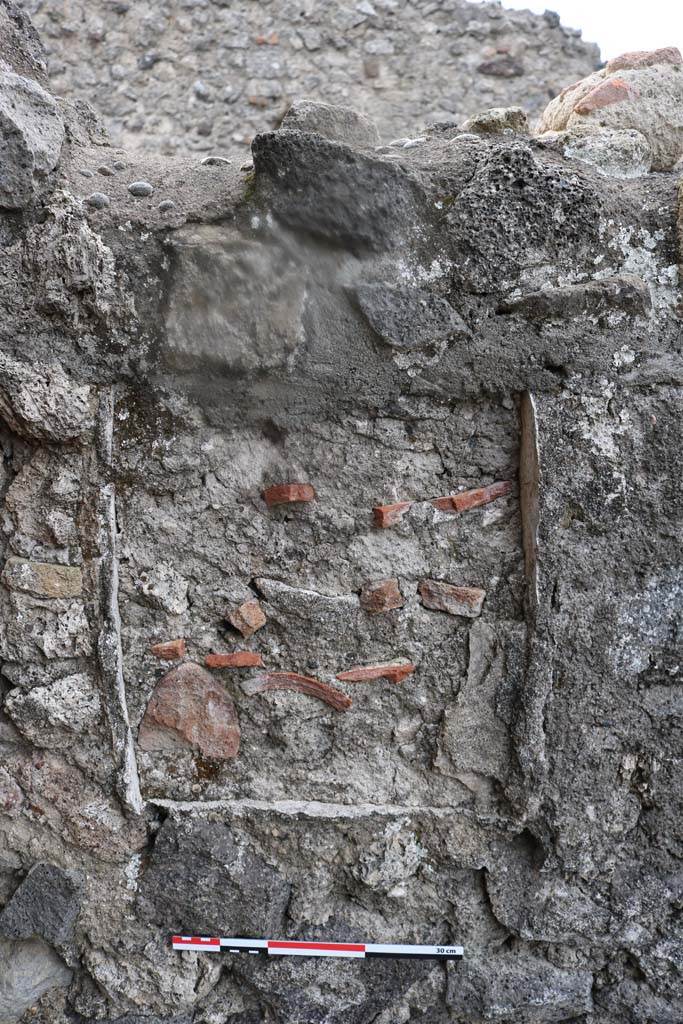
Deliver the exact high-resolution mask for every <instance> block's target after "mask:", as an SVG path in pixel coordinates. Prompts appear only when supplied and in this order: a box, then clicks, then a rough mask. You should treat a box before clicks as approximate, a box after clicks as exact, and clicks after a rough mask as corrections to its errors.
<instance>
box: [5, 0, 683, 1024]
mask: <svg viewBox="0 0 683 1024" xmlns="http://www.w3.org/2000/svg"><path fill="white" fill-rule="evenodd" d="M0 41H2V47H3V54H4V55H5V62H6V63H5V64H4V65H3V66H2V68H1V69H0V133H1V138H2V146H3V163H2V166H1V167H0V196H1V199H0V208H1V209H0V239H1V241H2V259H1V260H0V275H1V277H2V280H1V288H0V296H1V303H2V307H1V312H0V424H1V433H0V440H1V443H2V452H3V460H2V463H1V464H0V473H1V476H0V500H1V510H0V566H1V569H0V573H1V578H0V659H1V661H2V664H1V668H0V673H1V674H0V698H1V703H2V711H1V712H0V1024H19V1022H21V1024H29V1022H31V1024H96V1022H101V1024H143V1022H144V1024H262V1022H264V1024H265V1022H268V1024H270V1022H278V1024H323V1022H326V1024H398V1022H411V1024H483V1022H486V1021H493V1020H495V1021H504V1022H509V1024H545V1022H551V1021H566V1022H573V1024H624V1022H625V1021H627V1022H629V1024H641V1022H645V1021H648V1022H656V1024H675V1022H676V1021H679V1020H680V1019H681V1015H682V1012H683V1003H682V1002H681V985H680V974H679V973H678V972H679V966H680V965H679V963H678V960H677V953H676V934H677V932H676V929H677V923H676V922H677V915H678V913H679V911H680V858H681V852H682V851H681V846H680V833H679V832H678V831H677V822H678V821H679V820H680V813H681V806H680V804H681V792H682V788H681V785H680V773H679V772H678V768H679V765H680V761H679V753H680V739H681V736H680V718H679V717H677V715H678V711H677V708H678V707H679V703H680V678H679V674H678V662H677V651H676V646H675V645H676V635H677V634H676V630H677V628H678V621H679V616H680V609H681V589H682V588H681V572H680V569H679V568H677V566H678V565H679V561H680V560H679V554H680V544H679V541H678V539H677V532H678V531H679V529H680V523H681V498H680V487H679V484H678V481H677V461H678V452H679V440H680V429H679V428H680V422H679V415H678V408H679V403H680V395H681V382H682V373H681V361H680V337H681V294H680V287H679V277H678V264H679V262H680V248H679V245H678V237H677V229H676V223H677V216H678V214H677V211H678V193H677V189H678V177H679V175H678V174H677V173H676V172H675V171H671V170H666V171H654V172H650V171H648V170H647V169H646V168H645V167H644V166H642V162H641V165H639V167H640V169H639V170H638V172H637V173H635V172H634V166H633V165H632V164H631V163H628V162H626V163H625V164H623V165H622V164H619V157H618V154H619V153H620V152H621V149H620V147H621V145H622V142H623V139H622V136H621V134H620V133H621V132H622V129H621V128H620V127H619V125H618V124H616V125H613V127H612V129H610V130H607V129H605V128H604V127H603V126H601V125H600V124H599V123H595V124H592V125H591V124H588V125H582V126H580V131H579V129H576V128H575V127H573V126H571V125H570V126H569V128H567V129H566V130H565V129H564V128H562V129H559V128H558V129H556V130H553V131H552V132H551V133H550V134H548V135H543V136H538V137H537V136H532V135H529V134H528V133H527V131H526V130H525V128H524V123H523V118H521V117H520V115H519V112H512V113H511V112H509V111H508V112H504V113H499V114H490V113H489V114H487V115H486V116H484V117H483V118H480V119H479V120H478V121H475V122H474V123H473V124H472V125H471V126H470V130H469V131H466V132H462V131H460V130H459V129H457V128H455V127H453V126H442V127H435V128H433V129H431V130H429V131H428V132H426V133H425V135H424V137H423V138H422V139H421V140H420V141H414V142H413V144H412V145H410V146H409V147H407V148H405V147H402V148H398V147H379V148H378V149H374V148H369V146H368V125H367V123H366V122H364V121H360V122H356V130H357V134H356V135H355V137H354V119H353V118H352V117H351V116H350V115H349V114H348V113H346V112H343V111H342V112H338V111H335V110H334V109H333V108H330V107H327V108H323V109H319V110H318V111H317V112H316V110H315V109H313V108H311V107H308V108H306V109H305V110H303V111H298V112H297V111H295V112H293V114H292V121H290V123H296V122H298V123H299V125H300V127H299V128H296V129H295V128H290V127H284V128H283V129H281V130H278V131H272V132H266V133H262V134H260V135H258V136H257V138H256V139H255V140H254V144H253V163H254V166H253V170H251V171H249V170H245V171H239V170H238V169H237V168H236V167H235V166H231V165H228V164H225V163H214V164H207V165H202V164H201V163H200V162H199V161H198V160H197V159H196V157H194V156H192V155H191V154H190V155H188V156H176V157H168V158H165V159H161V158H155V157H153V156H149V155H144V154H140V153H137V154H131V153H129V152H127V151H125V150H124V149H119V148H112V147H111V146H110V145H108V144H107V143H106V142H105V141H103V139H102V136H101V133H100V131H99V129H98V126H97V124H96V123H95V122H94V121H93V119H92V118H91V116H90V115H89V113H88V111H87V110H86V109H84V108H83V106H82V105H81V104H79V103H77V102H73V103H72V102H68V101H64V100H55V99H54V97H52V96H51V94H50V93H49V92H48V91H46V89H45V87H44V86H45V83H46V81H47V79H46V77H45V74H44V68H43V67H42V63H41V62H42V57H41V52H40V47H39V44H38V42H37V40H36V39H35V38H34V37H31V35H30V34H29V28H28V26H27V24H26V23H25V22H24V21H23V19H22V17H21V16H20V14H19V13H18V11H17V9H16V8H15V7H14V6H13V5H12V4H11V3H9V2H8V0H2V2H0ZM677 61H678V62H677ZM634 63H635V62H634V61H633V60H632V61H631V66H633V65H634ZM649 67H655V68H657V69H658V71H657V74H658V75H659V76H660V77H662V78H663V79H664V80H665V81H666V82H667V83H668V84H667V90H668V88H669V86H670V85H671V83H672V82H674V83H678V82H679V80H681V76H682V72H681V64H680V61H679V60H678V58H676V57H675V54H673V55H672V54H671V53H669V54H668V56H667V57H666V58H664V57H661V56H660V57H658V58H656V59H655V60H654V63H653V62H652V61H651V62H650V65H649ZM634 70H635V68H634ZM610 74H611V72H607V77H608V78H609V75H610ZM647 75H648V76H649V75H651V71H650V70H647ZM603 82H604V79H601V80H600V83H599V84H598V85H597V86H595V88H602V87H603ZM41 83H42V84H41ZM636 87H637V82H636V85H635V86H634V88H636ZM671 88H672V89H673V91H674V93H675V90H676V89H677V88H680V86H678V84H675V85H673V86H671ZM667 90H665V91H664V94H665V95H666V96H669V92H668V91H667ZM580 92H581V96H582V97H583V96H584V94H586V93H585V90H583V88H582V89H581V90H580ZM651 99H652V93H651V92H650V93H648V94H647V100H648V103H649V102H650V100H651ZM582 102H583V101H582ZM629 102H631V101H630V100H629ZM667 102H668V101H667ZM615 109H616V108H615ZM631 110H632V108H631V107H630V106H629V107H624V111H625V113H624V117H627V115H628V113H629V112H630V111H631ZM613 113H614V111H613ZM581 116H583V115H581ZM586 116H589V115H586ZM316 117H317V118H318V120H317V122H316ZM570 120H571V119H570ZM665 122H666V117H665V116H664V114H662V119H661V121H658V122H657V125H658V127H657V139H660V138H661V132H660V129H662V126H663V125H664V123H665ZM511 123H512V124H515V125H517V127H516V128H515V129H513V128H511V127H510V124H511ZM640 126H641V128H642V129H643V131H645V132H646V131H647V124H645V123H644V122H643V120H642V118H641V121H640ZM316 127H317V129H319V130H317V131H314V130H313V129H314V128H316ZM323 129H324V131H323ZM623 130H624V131H635V132H636V134H640V135H641V136H642V141H638V146H639V152H641V153H644V152H645V151H646V148H647V147H650V149H649V150H648V151H649V152H650V153H652V152H653V151H654V150H653V148H652V146H653V144H654V141H657V139H654V137H653V143H652V144H651V142H650V141H649V140H648V136H647V135H645V134H642V132H640V130H636V129H632V128H626V129H623ZM662 130H663V129H662ZM670 130H671V134H672V138H673V139H674V143H672V147H670V148H671V151H672V155H675V154H674V153H673V147H674V144H675V145H677V146H678V150H677V152H680V151H681V149H682V148H683V146H681V145H680V128H679V127H677V125H676V123H675V122H674V123H672V125H670ZM575 131H579V134H580V135H581V138H584V139H585V138H587V137H588V136H587V135H586V134H585V133H588V134H589V135H590V138H591V140H592V143H591V147H590V151H591V154H592V156H591V160H597V161H598V163H597V164H596V163H595V162H589V161H587V160H585V159H583V158H581V159H578V158H577V157H576V156H575V155H572V153H571V150H572V146H573V145H574V141H575V136H574V135H573V134H572V132H575ZM610 132H611V133H612V134H610ZM677 132H678V134H676V133H677ZM581 133H584V134H581ZM335 135H337V136H339V135H342V136H343V137H344V138H345V140H346V141H345V142H344V143H342V142H339V141H336V140H335V138H334V137H333V136H335ZM676 139H678V140H679V141H678V142H676V141H675V140H676ZM568 152H569V155H568ZM582 152H583V156H585V155H586V153H585V152H584V151H582ZM605 154H607V156H608V157H609V159H606V158H605ZM603 158H605V159H603ZM615 161H616V163H617V164H619V167H621V168H622V169H625V170H626V171H627V174H626V176H624V177H614V176H612V175H611V174H608V173H606V171H605V166H606V165H607V166H612V167H613V166H614V164H615ZM99 166H106V167H107V168H109V169H110V170H111V173H110V174H107V175H106V176H102V178H101V179H100V187H99V190H98V191H96V192H91V189H92V188H93V185H92V181H91V179H89V178H87V177H84V175H83V173H82V172H83V170H84V169H85V170H91V171H93V172H95V171H96V170H97V168H98V167H99ZM104 177H106V191H105V189H104V186H103V185H102V184H101V182H102V180H103V179H104ZM677 772H678V774H677ZM174 933H177V934H190V935H192V934H195V935H200V936H212V935H236V936H245V937H278V938H287V939H320V940H328V941H353V940H359V939H360V940H367V941H373V942H378V943H380V942H403V943H428V944H433V943H443V944H448V945H451V944H456V943H457V944H461V945H462V946H463V947H464V954H465V955H464V957H463V959H462V961H460V962H457V961H454V962H450V963H447V964H444V963H440V962H434V961H430V960H418V961H412V962H411V961H395V960H389V959H387V960H381V959H378V960H367V961H366V960H357V961H356V960H335V959H331V958H329V959H297V958H294V957H283V958H280V959H277V958H274V957H270V958H269V957H266V956H251V955H248V954H230V953H228V952H224V953H221V954H214V953H206V952H200V953H196V952H177V951H174V950H173V949H172V948H171V945H170V936H171V935H172V934H174Z"/></svg>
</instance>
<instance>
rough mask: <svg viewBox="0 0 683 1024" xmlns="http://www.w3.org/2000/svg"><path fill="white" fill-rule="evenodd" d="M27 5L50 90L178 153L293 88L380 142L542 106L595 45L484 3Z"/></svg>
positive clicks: (201, 147)
mask: <svg viewBox="0 0 683 1024" xmlns="http://www.w3.org/2000/svg"><path fill="white" fill-rule="evenodd" d="M20 7H21V8H23V10H24V11H26V12H27V13H28V14H30V15H31V17H32V18H33V20H34V22H35V24H36V26H37V27H38V28H39V29H40V32H41V35H42V37H43V41H44V42H45V45H46V49H47V63H48V70H49V81H50V88H51V90H52V92H53V93H56V94H57V95H58V96H65V97H78V98H79V99H81V100H84V101H86V102H87V103H89V104H91V105H92V106H93V107H94V108H95V109H96V110H97V111H98V113H99V114H100V115H101V116H102V118H103V120H104V122H105V124H106V125H107V127H108V129H109V132H110V134H111V137H112V139H113V141H114V142H115V143H116V144H117V145H121V146H125V147H126V149H128V150H141V149H142V150H150V151H152V152H154V151H157V152H158V151H161V152H165V153H168V154H171V153H177V154H185V153H187V152H188V151H189V150H193V151H197V152H206V153H225V152H227V153H230V152H232V151H234V150H236V151H237V154H236V155H237V157H238V158H239V156H240V150H241V151H242V152H244V150H245V147H248V145H249V143H250V142H251V139H252V138H253V136H254V135H255V134H256V133H257V132H259V131H267V130H269V129H272V128H274V127H277V126H278V125H279V124H280V121H281V120H282V118H283V116H284V115H285V113H286V111H287V109H288V107H289V106H290V105H291V104H292V103H294V102H295V101H297V100H311V99H313V100H322V101H325V102H327V103H331V104H340V105H342V106H345V107H352V108H353V109H354V110H356V111H359V112H362V113H364V114H366V115H368V116H369V117H370V118H371V119H374V120H375V121H376V122H377V124H378V126H379V128H380V131H381V134H382V137H383V139H384V141H385V142H389V141H391V140H392V139H397V138H399V137H402V136H406V135H416V134H417V133H418V132H419V130H420V129H421V128H422V126H423V125H424V124H425V123H426V122H429V121H444V120H456V121H459V120H464V118H466V117H468V116H469V115H470V114H474V113H476V112H478V111H480V110H483V109H484V108H486V107H499V106H504V105H506V104H507V103H517V104H520V105H521V106H523V107H524V108H525V110H527V111H529V112H530V113H531V114H533V115H534V116H536V115H538V114H539V113H540V112H541V110H542V109H543V107H544V106H545V104H546V103H547V101H548V99H549V98H550V97H551V96H554V95H555V94H556V93H557V92H558V91H559V90H560V89H561V88H562V86H564V85H566V84H567V83H568V82H573V81H576V79H578V78H583V77H584V76H585V75H587V74H590V72H592V71H594V70H595V69H596V68H597V67H598V66H599V59H600V58H599V53H598V48H597V47H596V46H595V45H594V44H591V43H586V42H584V41H583V40H582V39H581V34H580V32H579V31H578V30H576V29H571V28H567V27H565V26H564V25H561V24H560V20H559V18H558V17H557V15H556V14H553V13H552V12H550V11H548V12H547V13H546V14H545V15H542V16H540V15H534V14H531V12H530V11H510V10H504V9H503V8H502V7H501V6H500V5H499V4H497V3H489V2H487V3H481V4H480V3H477V4H470V3H466V2H465V0H377V2H376V3H375V0H305V2H299V0H297V2H294V0H244V2H242V3H231V2H230V0H113V2H112V0H60V2H59V3H56V2H55V0H20ZM99 180H101V179H99ZM130 180H132V179H130ZM91 191H94V189H92V190H91ZM102 191H106V190H102Z"/></svg>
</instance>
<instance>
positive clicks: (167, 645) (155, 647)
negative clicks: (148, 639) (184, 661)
mask: <svg viewBox="0 0 683 1024" xmlns="http://www.w3.org/2000/svg"><path fill="white" fill-rule="evenodd" d="M149 650H150V654H153V655H154V657H155V658H161V659H162V660H163V661H177V659H178V658H183V657H184V656H185V641H184V640H182V639H181V640H164V641H163V642H162V643H159V644H152V646H151V647H150V649H149Z"/></svg>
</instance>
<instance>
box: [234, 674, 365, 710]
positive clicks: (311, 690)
mask: <svg viewBox="0 0 683 1024" xmlns="http://www.w3.org/2000/svg"><path fill="white" fill-rule="evenodd" d="M269 690H296V691H297V692H298V693H305V694H306V696H308V697H317V699H318V700H322V701H324V702H325V704H329V705H330V707H332V708H334V710H335V711H348V709H349V708H350V707H351V704H352V703H353V701H352V700H351V698H350V697H347V695H346V694H345V693H342V691H341V690H338V689H337V688H336V687H335V686H330V685H329V684H328V683H322V682H321V681H320V680H319V679H313V678H312V677H311V676H302V675H299V673H298V672H266V673H264V674H263V675H262V676H259V678H258V679H257V680H256V687H255V689H254V690H253V691H252V692H253V693H267V692H268V691H269Z"/></svg>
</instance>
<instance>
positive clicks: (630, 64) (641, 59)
mask: <svg viewBox="0 0 683 1024" xmlns="http://www.w3.org/2000/svg"><path fill="white" fill-rule="evenodd" d="M653 64H683V57H682V56H681V51H680V50H679V49H678V47H677V46H663V47H661V49H659V50H632V51H630V52H629V53H622V54H620V55H619V56H618V57H612V60H608V61H607V68H606V70H607V72H608V73H609V72H612V71H623V70H626V69H627V68H649V67H652V65H653Z"/></svg>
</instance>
